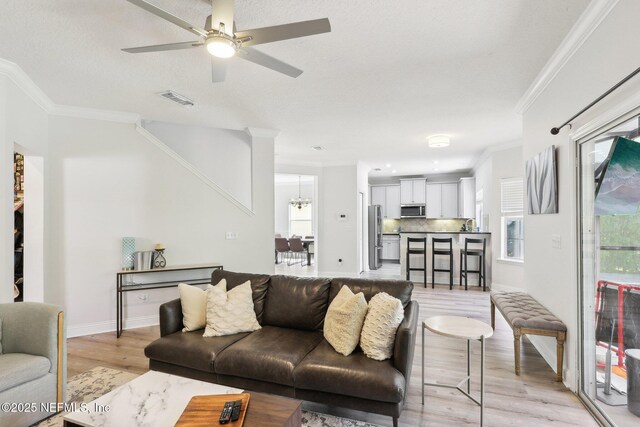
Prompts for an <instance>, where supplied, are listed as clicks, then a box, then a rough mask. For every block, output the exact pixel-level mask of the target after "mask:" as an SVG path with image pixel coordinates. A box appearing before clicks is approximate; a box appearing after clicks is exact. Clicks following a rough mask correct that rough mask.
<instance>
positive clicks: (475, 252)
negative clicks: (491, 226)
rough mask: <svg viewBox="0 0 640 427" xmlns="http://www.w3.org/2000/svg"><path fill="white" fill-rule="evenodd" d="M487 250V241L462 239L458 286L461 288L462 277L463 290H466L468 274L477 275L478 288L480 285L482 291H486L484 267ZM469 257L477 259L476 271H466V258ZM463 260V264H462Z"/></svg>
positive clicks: (485, 270)
mask: <svg viewBox="0 0 640 427" xmlns="http://www.w3.org/2000/svg"><path fill="white" fill-rule="evenodd" d="M480 244H481V245H482V249H480V248H479V247H471V248H470V247H469V245H480ZM486 250H487V239H470V238H466V239H464V249H460V286H462V277H463V276H464V290H465V291H466V290H467V282H468V280H467V276H468V275H469V273H477V274H478V286H480V285H482V290H483V291H486V290H487V268H486V266H485V258H486V256H485V254H486ZM470 256H477V257H478V269H477V270H469V269H468V265H467V264H468V258H469V257H470ZM463 260H464V262H463Z"/></svg>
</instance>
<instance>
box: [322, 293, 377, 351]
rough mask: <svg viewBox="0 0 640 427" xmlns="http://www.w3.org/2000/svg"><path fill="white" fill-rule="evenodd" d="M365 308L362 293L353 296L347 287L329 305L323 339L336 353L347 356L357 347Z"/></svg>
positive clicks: (365, 302) (365, 304)
mask: <svg viewBox="0 0 640 427" xmlns="http://www.w3.org/2000/svg"><path fill="white" fill-rule="evenodd" d="M367 308H368V307H367V301H365V299H364V295H362V292H358V293H357V294H354V293H353V292H351V289H349V288H348V287H347V286H343V287H342V289H340V292H338V296H337V297H335V298H334V299H333V301H332V302H331V304H330V305H329V308H328V309H327V315H326V316H325V318H324V338H325V339H326V340H327V341H328V342H329V344H331V346H332V347H333V348H334V349H335V350H336V351H337V352H338V353H340V354H342V355H345V356H348V355H350V354H351V353H353V350H355V349H356V347H357V346H358V343H359V342H360V332H362V325H363V323H364V318H365V316H366V315H367Z"/></svg>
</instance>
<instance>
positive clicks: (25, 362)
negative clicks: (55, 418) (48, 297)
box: [0, 302, 67, 427]
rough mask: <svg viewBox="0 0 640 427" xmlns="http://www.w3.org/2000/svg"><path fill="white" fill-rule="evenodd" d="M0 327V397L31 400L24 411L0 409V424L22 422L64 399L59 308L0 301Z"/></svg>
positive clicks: (45, 414)
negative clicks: (0, 344)
mask: <svg viewBox="0 0 640 427" xmlns="http://www.w3.org/2000/svg"><path fill="white" fill-rule="evenodd" d="M0 327H1V329H0V342H1V343H2V346H1V352H2V353H1V354H0V403H15V404H20V405H24V404H29V405H31V406H30V407H29V408H28V410H26V411H25V410H24V408H20V407H17V408H15V409H22V410H18V411H15V412H14V411H9V412H7V411H0V426H5V425H6V426H16V427H18V426H28V425H31V424H33V423H35V422H37V421H39V420H41V419H43V418H46V417H48V416H50V415H52V414H54V413H55V412H57V411H56V404H59V403H61V402H64V401H65V393H66V383H67V378H66V376H67V356H66V355H67V349H66V336H65V327H64V316H63V312H62V309H61V308H60V307H58V306H55V305H50V304H41V303H33V302H19V303H11V304H0ZM41 404H45V405H44V407H43V405H41ZM11 409H14V408H11Z"/></svg>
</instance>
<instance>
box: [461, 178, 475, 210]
mask: <svg viewBox="0 0 640 427" xmlns="http://www.w3.org/2000/svg"><path fill="white" fill-rule="evenodd" d="M458 217H459V218H475V217H476V179H475V178H460V183H459V184H458Z"/></svg>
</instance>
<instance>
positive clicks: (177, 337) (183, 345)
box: [144, 329, 249, 372]
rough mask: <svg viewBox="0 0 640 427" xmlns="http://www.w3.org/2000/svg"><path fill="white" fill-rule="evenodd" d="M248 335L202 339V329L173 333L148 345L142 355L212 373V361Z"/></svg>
mask: <svg viewBox="0 0 640 427" xmlns="http://www.w3.org/2000/svg"><path fill="white" fill-rule="evenodd" d="M247 335H249V334H248V333H241V334H234V335H227V336H224V337H212V338H203V337H202V329H200V330H197V331H193V332H175V333H173V334H169V335H165V336H164V337H162V338H159V339H157V340H155V341H154V342H152V343H151V344H149V345H148V346H147V347H146V348H145V349H144V354H145V356H147V357H148V358H149V359H154V360H158V361H160V362H165V363H171V364H174V365H179V366H186V367H188V368H192V369H197V370H198V371H203V372H213V361H214V360H215V359H216V357H218V355H219V354H220V352H221V351H222V350H224V349H225V348H227V347H229V346H230V345H231V344H233V343H235V342H236V341H239V340H241V339H243V338H244V337H246V336H247Z"/></svg>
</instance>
